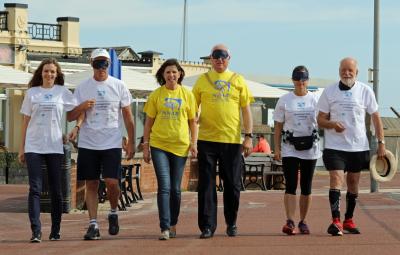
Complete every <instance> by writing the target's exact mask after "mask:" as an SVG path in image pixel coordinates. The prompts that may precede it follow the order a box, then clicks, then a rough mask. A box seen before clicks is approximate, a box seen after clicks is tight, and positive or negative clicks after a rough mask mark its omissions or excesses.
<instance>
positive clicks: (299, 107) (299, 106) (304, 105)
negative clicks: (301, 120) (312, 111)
mask: <svg viewBox="0 0 400 255" xmlns="http://www.w3.org/2000/svg"><path fill="white" fill-rule="evenodd" d="M304 107H306V102H297V108H298V109H304Z"/></svg>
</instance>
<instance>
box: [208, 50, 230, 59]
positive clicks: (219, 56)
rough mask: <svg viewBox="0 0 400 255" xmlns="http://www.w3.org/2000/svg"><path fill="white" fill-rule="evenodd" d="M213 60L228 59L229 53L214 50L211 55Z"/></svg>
mask: <svg viewBox="0 0 400 255" xmlns="http://www.w3.org/2000/svg"><path fill="white" fill-rule="evenodd" d="M211 57H212V58H213V59H228V58H229V53H228V52H227V51H226V50H214V51H213V52H212V53H211Z"/></svg>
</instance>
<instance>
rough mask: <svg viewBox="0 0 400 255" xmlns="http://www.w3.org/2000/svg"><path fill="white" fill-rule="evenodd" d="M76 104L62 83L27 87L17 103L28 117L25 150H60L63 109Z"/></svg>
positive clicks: (36, 151) (61, 147)
mask: <svg viewBox="0 0 400 255" xmlns="http://www.w3.org/2000/svg"><path fill="white" fill-rule="evenodd" d="M76 105H77V102H76V99H75V97H74V95H73V94H72V92H71V91H69V90H68V89H67V88H66V87H64V86H60V85H54V86H53V87H52V88H49V89H46V88H42V87H32V88H30V89H28V91H27V92H26V95H25V98H24V101H23V103H22V107H21V113H22V114H24V115H26V116H30V117H31V120H30V121H29V124H28V128H27V130H26V139H25V152H34V153H40V154H48V153H57V154H64V152H63V141H62V131H61V119H62V115H63V112H64V111H71V110H72V109H74V107H75V106H76Z"/></svg>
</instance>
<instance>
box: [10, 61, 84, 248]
mask: <svg viewBox="0 0 400 255" xmlns="http://www.w3.org/2000/svg"><path fill="white" fill-rule="evenodd" d="M63 85H64V74H63V73H62V72H61V68H60V65H59V64H58V63H57V61H56V60H55V59H45V60H43V61H42V62H41V64H40V65H39V67H38V68H37V69H36V71H35V73H34V75H33V77H32V80H31V81H30V82H29V85H28V86H29V89H28V90H27V92H26V94H25V97H24V101H23V103H22V107H21V113H22V114H23V116H24V119H23V124H22V143H21V146H20V150H19V155H18V159H19V161H20V162H21V163H24V162H26V164H27V168H28V175H29V197H28V209H29V220H30V222H31V230H32V238H31V239H30V241H31V242H35V243H38V242H41V236H42V233H41V222H40V192H41V191H42V174H43V172H42V165H43V163H44V164H45V165H46V168H47V172H48V179H49V186H50V194H51V233H50V236H49V239H50V240H59V239H60V224H61V215H62V193H61V164H62V160H63V154H64V152H63V138H62V130H61V120H62V115H63V112H64V111H71V110H72V109H73V108H74V107H75V106H76V105H77V103H76V99H75V98H74V96H73V94H72V93H71V92H70V91H69V90H68V89H67V88H66V87H64V86H63ZM77 128H78V127H77Z"/></svg>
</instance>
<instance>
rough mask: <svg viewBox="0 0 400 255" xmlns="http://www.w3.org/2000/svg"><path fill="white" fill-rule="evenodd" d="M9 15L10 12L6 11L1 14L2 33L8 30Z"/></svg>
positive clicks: (0, 27) (0, 26) (0, 29)
mask: <svg viewBox="0 0 400 255" xmlns="http://www.w3.org/2000/svg"><path fill="white" fill-rule="evenodd" d="M7 15H8V12H4V11H1V12H0V31H7V30H8V25H7Z"/></svg>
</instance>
